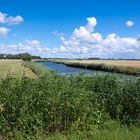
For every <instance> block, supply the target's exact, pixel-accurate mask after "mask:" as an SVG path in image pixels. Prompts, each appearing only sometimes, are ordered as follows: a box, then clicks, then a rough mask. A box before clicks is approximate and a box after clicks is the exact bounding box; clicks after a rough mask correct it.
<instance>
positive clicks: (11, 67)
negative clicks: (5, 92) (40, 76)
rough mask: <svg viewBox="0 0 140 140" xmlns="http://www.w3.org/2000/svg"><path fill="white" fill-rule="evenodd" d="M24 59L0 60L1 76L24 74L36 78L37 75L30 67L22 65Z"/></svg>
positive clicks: (18, 76) (19, 75)
mask: <svg viewBox="0 0 140 140" xmlns="http://www.w3.org/2000/svg"><path fill="white" fill-rule="evenodd" d="M22 63H23V61H22V60H17V59H1V60H0V78H5V77H7V76H8V75H11V76H12V77H16V78H20V77H22V76H23V75H25V76H27V77H29V78H35V77H36V75H35V74H34V73H33V72H32V71H31V70H30V69H29V68H26V67H24V66H23V65H22Z"/></svg>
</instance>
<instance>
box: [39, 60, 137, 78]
mask: <svg viewBox="0 0 140 140" xmlns="http://www.w3.org/2000/svg"><path fill="white" fill-rule="evenodd" d="M37 63H39V64H42V65H44V66H46V67H47V68H48V69H50V70H53V71H56V72H57V73H58V74H80V73H83V74H89V75H95V74H97V73H111V74H114V73H112V72H103V71H96V70H90V69H84V68H78V67H71V66H67V65H64V64H60V63H54V62H37ZM117 75H118V76H120V77H122V78H134V77H135V76H132V75H126V74H117Z"/></svg>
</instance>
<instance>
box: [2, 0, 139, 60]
mask: <svg viewBox="0 0 140 140" xmlns="http://www.w3.org/2000/svg"><path fill="white" fill-rule="evenodd" d="M139 5H140V1H139V0H23V1H20V0H0V12H1V14H7V17H6V18H7V19H5V22H3V23H2V22H0V27H4V28H6V29H8V31H7V32H6V34H4V35H3V28H2V29H1V30H2V34H0V53H19V52H29V53H32V54H36V55H41V56H42V57H91V56H93V57H94V56H99V57H115V58H116V57H125V58H140V53H139V51H140V43H139V42H140V41H138V40H139V39H138V38H139V37H138V36H139V35H140V8H139ZM17 16H20V17H22V20H21V19H17V18H16V17H17ZM9 17H12V19H11V18H10V19H11V20H9ZM92 17H95V19H96V21H95V22H96V25H95V26H92V28H93V31H92V32H89V34H88V33H87V34H84V35H83V36H82V37H81V36H79V34H78V35H77V34H75V29H76V28H77V29H78V31H77V32H80V33H81V32H82V31H83V30H82V31H81V29H80V26H82V27H84V28H85V29H86V27H87V25H88V24H89V21H87V18H91V19H92ZM17 20H19V21H18V22H19V23H15V21H17ZM127 21H130V22H131V23H132V24H131V23H130V24H129V25H126V22H127ZM4 31H6V30H4ZM82 33H83V32H82ZM84 33H85V32H84ZM96 33H99V35H101V37H99V36H98V37H97V36H96V35H97V34H96ZM113 34H115V36H114V35H113ZM108 36H109V38H108ZM110 36H111V37H110ZM62 37H63V39H62ZM96 37H97V38H96ZM37 41H38V42H37ZM74 41H75V42H74ZM71 42H72V43H71ZM76 42H77V43H76ZM113 43H114V44H113ZM75 44H76V45H75ZM129 44H130V45H129ZM13 46H14V47H13ZM113 46H115V47H114V48H113Z"/></svg>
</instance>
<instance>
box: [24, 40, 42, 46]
mask: <svg viewBox="0 0 140 140" xmlns="http://www.w3.org/2000/svg"><path fill="white" fill-rule="evenodd" d="M26 44H27V45H29V46H39V45H40V41H38V40H26Z"/></svg>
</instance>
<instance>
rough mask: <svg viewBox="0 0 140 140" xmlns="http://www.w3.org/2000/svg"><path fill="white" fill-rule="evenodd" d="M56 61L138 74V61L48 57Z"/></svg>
mask: <svg viewBox="0 0 140 140" xmlns="http://www.w3.org/2000/svg"><path fill="white" fill-rule="evenodd" d="M50 61H53V62H56V63H63V64H65V65H67V66H71V67H80V68H86V69H93V70H99V71H106V72H114V73H124V74H131V75H136V76H137V75H139V74H140V61H124V60H61V59H60V60H59V59H50Z"/></svg>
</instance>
